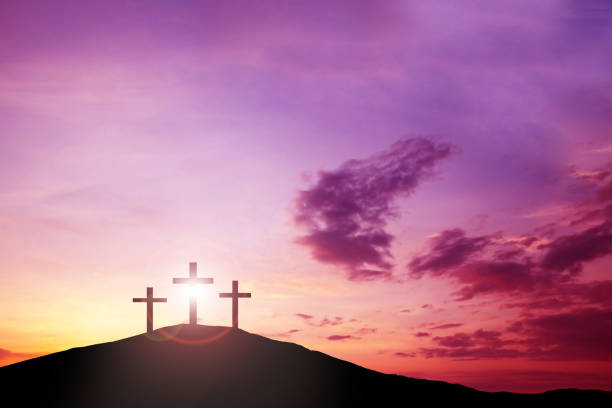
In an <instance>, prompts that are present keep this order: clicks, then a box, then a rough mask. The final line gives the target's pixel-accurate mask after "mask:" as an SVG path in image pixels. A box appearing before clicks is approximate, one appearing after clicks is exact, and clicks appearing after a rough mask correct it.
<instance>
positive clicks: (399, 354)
mask: <svg viewBox="0 0 612 408" xmlns="http://www.w3.org/2000/svg"><path fill="white" fill-rule="evenodd" d="M393 355H394V356H396V357H416V353H413V352H405V351H398V352H396V353H393Z"/></svg>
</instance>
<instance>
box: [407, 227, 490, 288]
mask: <svg viewBox="0 0 612 408" xmlns="http://www.w3.org/2000/svg"><path fill="white" fill-rule="evenodd" d="M490 243H491V237H489V236H480V237H472V238H468V237H466V236H465V232H464V231H463V230H461V229H459V228H455V229H452V230H445V231H442V232H441V233H440V234H439V235H438V236H436V237H434V238H432V239H431V240H430V245H431V251H430V252H429V253H428V254H427V255H423V256H417V257H414V258H413V259H412V260H411V261H410V263H409V264H408V266H409V268H410V275H411V276H412V277H413V278H420V277H421V276H423V274H424V273H425V272H429V273H430V274H432V275H434V276H438V275H441V274H443V273H444V272H445V271H447V270H448V269H449V268H454V267H456V266H459V265H461V264H463V263H464V262H465V261H466V260H467V259H468V258H469V257H470V256H471V255H472V254H474V253H478V252H480V251H482V250H483V249H484V248H485V247H486V246H487V245H489V244H490Z"/></svg>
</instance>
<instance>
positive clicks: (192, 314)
mask: <svg viewBox="0 0 612 408" xmlns="http://www.w3.org/2000/svg"><path fill="white" fill-rule="evenodd" d="M213 282H214V280H213V278H198V264H197V262H189V277H188V278H173V279H172V283H187V284H190V285H196V284H204V283H213ZM189 324H198V303H197V298H196V296H195V295H194V294H192V295H191V297H190V299H189Z"/></svg>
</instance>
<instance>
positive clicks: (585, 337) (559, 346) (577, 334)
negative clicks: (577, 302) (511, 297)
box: [518, 307, 612, 361]
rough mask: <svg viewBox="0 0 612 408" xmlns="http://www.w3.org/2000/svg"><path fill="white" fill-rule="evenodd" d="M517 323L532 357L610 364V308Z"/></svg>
mask: <svg viewBox="0 0 612 408" xmlns="http://www.w3.org/2000/svg"><path fill="white" fill-rule="evenodd" d="M520 323H521V326H520V330H519V331H518V332H519V333H521V334H522V335H524V336H526V337H527V339H526V340H525V341H524V342H525V344H526V345H527V346H528V347H529V350H528V354H529V355H531V356H532V357H533V358H538V359H545V360H557V361H558V360H593V361H612V348H611V347H610V339H611V338H612V308H606V309H599V308H593V307H589V308H581V309H576V310H570V311H567V312H562V313H557V314H549V315H543V316H537V317H533V318H528V319H525V320H523V321H521V322H520Z"/></svg>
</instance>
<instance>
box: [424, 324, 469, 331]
mask: <svg viewBox="0 0 612 408" xmlns="http://www.w3.org/2000/svg"><path fill="white" fill-rule="evenodd" d="M459 326H463V323H446V324H441V325H439V326H435V327H432V328H431V330H438V329H451V328H453V327H459Z"/></svg>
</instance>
